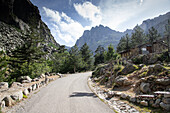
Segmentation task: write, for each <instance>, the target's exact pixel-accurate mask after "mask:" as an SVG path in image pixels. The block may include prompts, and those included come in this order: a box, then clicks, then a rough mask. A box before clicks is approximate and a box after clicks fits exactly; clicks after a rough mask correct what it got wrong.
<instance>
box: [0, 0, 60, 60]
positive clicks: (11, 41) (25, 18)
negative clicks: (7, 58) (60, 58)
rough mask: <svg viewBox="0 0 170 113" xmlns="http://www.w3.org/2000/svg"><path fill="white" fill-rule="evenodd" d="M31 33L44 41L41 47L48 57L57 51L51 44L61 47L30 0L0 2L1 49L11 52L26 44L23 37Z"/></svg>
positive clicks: (3, 0) (5, 0)
mask: <svg viewBox="0 0 170 113" xmlns="http://www.w3.org/2000/svg"><path fill="white" fill-rule="evenodd" d="M31 33H36V36H40V37H41V38H42V39H44V42H43V43H41V44H40V45H42V46H43V48H44V51H47V52H48V57H49V56H50V55H51V53H52V52H54V51H55V49H54V48H53V47H52V46H48V45H49V44H50V45H55V46H57V47H59V46H60V45H59V44H58V43H57V42H56V41H55V40H54V37H53V36H52V35H51V32H50V30H49V28H48V27H47V25H46V24H45V23H44V22H43V21H42V20H41V16H40V13H39V10H38V8H37V7H36V6H34V5H33V4H32V3H31V1H30V0H0V48H3V49H5V50H6V51H9V52H10V51H11V50H12V49H14V48H15V47H16V46H18V45H21V44H23V43H26V42H24V41H23V37H26V36H27V35H29V34H31Z"/></svg>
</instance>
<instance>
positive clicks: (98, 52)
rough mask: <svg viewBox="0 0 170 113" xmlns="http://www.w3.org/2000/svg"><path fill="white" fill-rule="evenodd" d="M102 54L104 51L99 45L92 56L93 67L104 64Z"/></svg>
mask: <svg viewBox="0 0 170 113" xmlns="http://www.w3.org/2000/svg"><path fill="white" fill-rule="evenodd" d="M104 53H105V49H104V48H103V47H102V46H101V45H99V46H98V47H97V49H96V51H95V55H94V58H95V62H94V65H97V64H101V63H104Z"/></svg>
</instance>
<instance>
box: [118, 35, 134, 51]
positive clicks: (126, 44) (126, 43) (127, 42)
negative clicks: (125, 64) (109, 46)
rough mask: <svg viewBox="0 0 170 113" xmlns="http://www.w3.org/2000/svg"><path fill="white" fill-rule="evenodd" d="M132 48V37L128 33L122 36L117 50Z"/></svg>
mask: <svg viewBox="0 0 170 113" xmlns="http://www.w3.org/2000/svg"><path fill="white" fill-rule="evenodd" d="M130 48H131V39H130V37H129V35H128V34H126V36H123V37H121V39H120V41H119V44H118V46H117V52H120V51H123V50H128V49H130Z"/></svg>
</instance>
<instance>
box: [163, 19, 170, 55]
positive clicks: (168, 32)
mask: <svg viewBox="0 0 170 113" xmlns="http://www.w3.org/2000/svg"><path fill="white" fill-rule="evenodd" d="M164 35H165V37H166V39H167V44H168V52H170V20H168V24H166V25H165V33H164ZM169 57H170V56H169Z"/></svg>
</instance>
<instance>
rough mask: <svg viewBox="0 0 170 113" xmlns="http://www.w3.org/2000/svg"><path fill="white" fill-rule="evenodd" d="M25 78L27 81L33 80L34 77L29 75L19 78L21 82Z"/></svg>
mask: <svg viewBox="0 0 170 113" xmlns="http://www.w3.org/2000/svg"><path fill="white" fill-rule="evenodd" d="M23 80H27V81H29V82H31V80H32V79H31V78H30V77H29V76H21V77H19V78H18V81H19V82H22V81H23Z"/></svg>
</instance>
